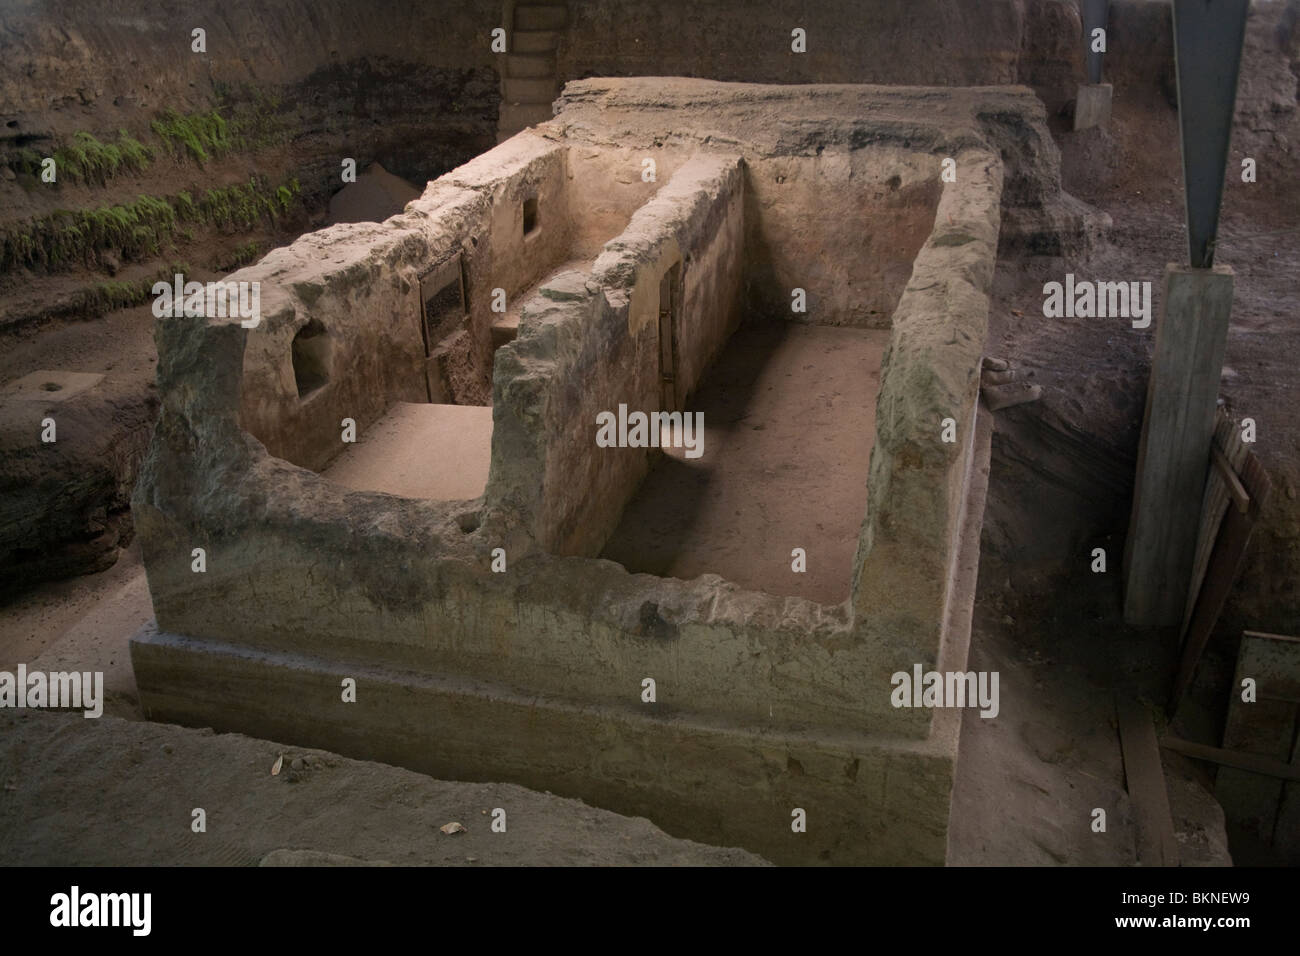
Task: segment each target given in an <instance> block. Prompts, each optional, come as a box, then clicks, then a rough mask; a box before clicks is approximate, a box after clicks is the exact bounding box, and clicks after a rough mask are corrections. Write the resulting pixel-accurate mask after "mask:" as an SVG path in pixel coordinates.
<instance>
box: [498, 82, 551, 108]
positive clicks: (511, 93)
mask: <svg viewBox="0 0 1300 956" xmlns="http://www.w3.org/2000/svg"><path fill="white" fill-rule="evenodd" d="M559 95H560V83H559V80H557V79H556V78H555V77H553V76H552V77H546V78H543V79H519V78H517V77H513V76H508V77H506V78H505V79H504V80H502V81H501V97H502V99H504V100H505V101H506V102H507V103H550V102H551V101H552V100H553V99H555V98H556V97H557V96H559Z"/></svg>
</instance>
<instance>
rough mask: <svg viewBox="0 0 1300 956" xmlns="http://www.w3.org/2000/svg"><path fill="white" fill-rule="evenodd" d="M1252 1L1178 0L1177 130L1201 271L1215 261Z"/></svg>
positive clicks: (1190, 233) (1190, 234)
mask: <svg viewBox="0 0 1300 956" xmlns="http://www.w3.org/2000/svg"><path fill="white" fill-rule="evenodd" d="M1249 10H1250V0H1174V61H1175V63H1176V65H1177V67H1178V129H1179V138H1180V141H1181V143H1182V150H1183V184H1184V188H1185V189H1186V192H1187V246H1188V251H1189V255H1190V256H1191V264H1192V266H1194V267H1195V268H1198V269H1206V268H1209V267H1210V266H1212V265H1214V242H1215V236H1216V234H1217V233H1218V229H1219V205H1220V203H1221V202H1222V199H1223V174H1224V167H1225V166H1226V165H1227V162H1228V143H1229V140H1230V138H1231V136H1232V114H1233V108H1234V107H1235V106H1236V103H1237V73H1238V71H1239V69H1240V67H1241V48H1242V43H1243V42H1244V40H1245V38H1246V14H1247V13H1248V12H1249Z"/></svg>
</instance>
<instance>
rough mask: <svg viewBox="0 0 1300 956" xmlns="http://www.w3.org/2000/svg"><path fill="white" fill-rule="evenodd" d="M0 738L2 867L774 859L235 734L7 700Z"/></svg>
mask: <svg viewBox="0 0 1300 956" xmlns="http://www.w3.org/2000/svg"><path fill="white" fill-rule="evenodd" d="M0 741H3V744H2V745H0V860H3V861H4V862H5V864H7V865H19V866H22V865H29V866H30V865H42V866H44V865H63V866H74V865H75V866H102V865H117V866H121V865H144V864H149V865H155V866H157V865H162V866H175V865H199V866H241V865H256V864H258V863H259V862H260V863H262V864H263V865H289V866H293V865H312V866H319V865H330V864H343V865H357V864H370V865H383V864H395V865H404V866H407V865H409V866H415V865H432V866H519V865H534V866H536V865H549V866H564V865H586V866H631V865H640V866H755V865H764V863H763V861H762V860H760V859H759V858H758V857H756V856H754V855H752V854H750V853H746V852H744V851H743V850H734V849H723V848H717V847H710V846H704V845H702V844H699V843H692V842H690V841H689V840H678V839H675V838H673V837H670V836H668V835H667V834H666V833H664V832H663V831H662V830H660V829H659V828H658V827H656V826H654V825H653V824H651V823H650V822H649V821H648V820H644V819H641V818H636V817H622V816H619V815H618V814H614V813H610V812H608V811H606V810H597V809H594V808H592V807H589V806H586V805H585V804H583V803H581V802H579V801H577V800H569V799H565V798H563V797H557V796H553V795H551V794H549V793H535V792H533V791H531V790H525V789H524V788H523V787H516V786H513V785H511V784H502V783H452V782H446V781H441V780H434V779H432V778H430V777H426V776H424V775H422V774H418V773H413V772H411V771H409V770H402V769H399V768H397V767H390V766H386V765H384V764H378V763H369V762H366V761H360V760H348V759H346V758H344V757H339V756H336V755H334V754H329V753H324V752H322V751H318V750H307V749H304V748H301V747H288V746H282V745H279V744H275V743H271V742H270V741H265V740H253V739H251V738H249V737H243V736H240V735H238V734H220V735H215V734H213V733H212V732H211V731H201V730H186V729H182V728H180V727H173V726H168V725H165V724H151V723H140V722H127V721H123V720H120V719H117V718H112V717H103V718H100V719H99V720H87V719H85V718H84V717H81V716H80V715H76V714H54V713H36V714H33V713H30V712H26V713H24V712H18V711H5V712H3V713H2V714H0ZM277 761H280V766H279V771H278V773H272V770H273V768H274V767H275V765H276V763H277ZM196 808H201V809H203V810H204V818H205V820H204V822H205V825H206V830H205V832H202V833H198V832H195V831H194V826H195V822H194V821H195V819H196V818H195V815H194V811H195V809H196ZM498 809H500V810H503V811H504V817H502V815H501V814H498V813H496V812H495V811H497V810H498ZM494 818H496V819H497V820H502V819H503V820H504V824H505V832H494V831H493V829H492V826H493V820H494ZM452 823H458V824H460V825H461V827H463V828H464V830H463V832H455V833H445V832H443V830H442V828H443V827H445V826H447V825H448V824H452ZM499 825H500V824H498V827H499Z"/></svg>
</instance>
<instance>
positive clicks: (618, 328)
mask: <svg viewBox="0 0 1300 956" xmlns="http://www.w3.org/2000/svg"><path fill="white" fill-rule="evenodd" d="M633 168H634V169H637V170H639V168H640V167H639V165H638V166H635V167H633ZM741 189H742V185H741V177H740V164H739V161H738V159H737V158H734V157H730V158H728V157H718V156H704V157H697V158H695V159H691V160H688V161H687V162H685V163H684V164H683V165H681V166H680V167H679V168H678V169H677V171H676V172H675V173H674V174H673V175H672V178H671V180H669V181H668V182H667V183H666V184H665V185H663V187H662V188H661V189H660V190H659V192H658V193H656V194H655V195H654V197H653V198H652V199H651V200H650V201H648V202H646V203H645V204H644V205H642V206H641V207H640V208H639V209H638V210H637V211H636V212H635V213H634V214H633V215H632V218H631V221H630V222H629V223H628V225H627V228H626V229H624V230H623V232H622V233H620V234H619V235H618V236H617V237H615V238H614V239H612V240H610V241H609V242H608V243H607V244H606V245H605V250H604V252H602V253H601V255H600V256H599V257H598V258H597V260H596V262H595V264H594V266H593V269H592V275H591V280H592V281H591V286H590V287H588V285H587V283H586V282H585V281H581V277H578V276H569V277H567V278H566V277H562V278H561V279H560V280H557V281H556V283H554V284H553V285H552V286H549V287H546V288H543V289H542V290H541V291H540V294H539V297H538V299H537V300H536V307H535V308H530V309H528V310H527V311H526V312H525V316H524V320H523V322H521V324H520V329H519V338H518V339H517V340H516V341H515V342H514V343H512V344H511V345H508V346H505V347H503V348H502V349H500V350H499V351H498V353H497V371H496V382H495V401H494V408H493V410H494V432H493V453H492V475H491V477H490V478H489V482H488V492H487V498H488V505H489V508H495V509H500V510H503V511H506V512H509V513H510V514H512V515H513V516H514V517H515V518H517V519H518V520H520V521H522V522H523V523H524V524H526V525H527V526H528V527H529V528H530V531H531V534H532V536H533V538H534V540H535V541H536V542H537V543H538V545H539V546H541V547H542V548H543V549H544V550H547V551H549V552H551V553H555V554H578V555H592V554H596V553H598V552H599V550H600V548H601V546H602V545H603V543H604V541H605V539H606V538H607V537H608V535H609V533H610V531H612V530H613V527H614V525H615V524H617V522H618V519H619V516H620V515H621V513H622V511H623V507H624V505H625V504H626V502H627V500H628V499H629V498H630V497H631V495H632V494H633V493H634V492H635V490H636V488H637V487H638V485H639V484H640V482H641V479H642V478H643V477H644V475H645V473H646V471H647V469H648V467H649V461H650V458H651V450H650V449H646V448H600V447H597V446H596V443H595V435H596V420H597V415H599V414H600V413H601V412H607V411H608V412H612V413H615V414H617V410H618V407H619V405H626V406H627V409H628V411H629V412H631V411H638V410H639V411H643V412H647V413H648V412H651V411H658V410H661V407H662V403H661V398H662V395H661V391H660V387H659V385H660V354H661V352H660V339H659V335H660V332H659V329H660V324H659V309H660V290H661V283H662V281H663V279H664V276H665V275H667V274H669V273H671V271H672V270H673V269H674V268H676V269H677V270H678V272H677V275H678V276H679V277H680V278H679V280H678V281H679V282H680V290H679V298H678V301H679V302H680V303H681V309H680V317H679V318H678V319H676V321H677V329H676V332H677V334H676V337H677V340H678V343H677V344H678V350H677V351H678V356H679V358H680V364H679V365H678V369H677V376H676V377H677V381H678V387H679V389H680V394H681V395H682V396H683V397H684V396H686V395H688V394H689V392H690V391H691V390H692V389H693V388H694V387H695V385H696V384H697V383H698V379H699V375H700V373H701V372H702V369H703V367H704V366H705V364H706V363H707V361H708V359H709V358H711V357H712V356H713V355H715V354H716V352H717V350H718V349H720V348H721V347H722V345H723V343H724V342H725V341H726V339H727V337H728V336H729V335H730V333H731V332H732V331H733V330H734V328H735V327H736V325H737V324H738V322H739V319H740V292H741V269H742V261H741V251H742V232H741V230H742V225H741V223H742V213H743V202H742V199H741ZM593 289H596V290H598V291H592V290H593ZM539 476H540V478H541V481H540V483H539V481H538V477H539Z"/></svg>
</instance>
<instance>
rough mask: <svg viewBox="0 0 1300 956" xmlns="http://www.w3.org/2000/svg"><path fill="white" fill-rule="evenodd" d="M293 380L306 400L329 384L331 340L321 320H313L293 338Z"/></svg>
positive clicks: (301, 396) (300, 396)
mask: <svg viewBox="0 0 1300 956" xmlns="http://www.w3.org/2000/svg"><path fill="white" fill-rule="evenodd" d="M292 351H293V380H294V384H295V385H297V387H298V397H299V398H300V399H301V398H306V397H307V396H308V395H310V394H312V393H313V392H315V391H317V390H319V389H320V388H322V387H323V386H325V385H326V384H328V383H329V367H330V340H329V336H328V335H326V334H325V326H323V325H322V324H321V322H320V320H319V319H311V320H310V321H308V323H307V324H306V325H304V326H303V327H302V328H301V329H299V330H298V333H297V334H296V335H295V336H294V337H293V349H292Z"/></svg>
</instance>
